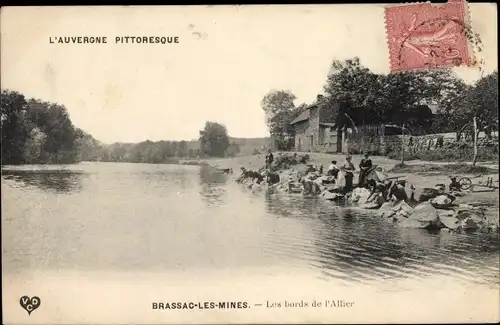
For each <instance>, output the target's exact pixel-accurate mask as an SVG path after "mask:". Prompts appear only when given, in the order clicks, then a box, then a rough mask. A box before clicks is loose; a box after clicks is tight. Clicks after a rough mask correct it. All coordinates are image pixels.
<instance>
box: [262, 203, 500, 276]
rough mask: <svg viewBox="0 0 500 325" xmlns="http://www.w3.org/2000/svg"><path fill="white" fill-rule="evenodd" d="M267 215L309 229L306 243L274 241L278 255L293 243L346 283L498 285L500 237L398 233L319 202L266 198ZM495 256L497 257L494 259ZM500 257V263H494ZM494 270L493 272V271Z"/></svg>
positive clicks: (296, 238)
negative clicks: (450, 280)
mask: <svg viewBox="0 0 500 325" xmlns="http://www.w3.org/2000/svg"><path fill="white" fill-rule="evenodd" d="M266 208H267V211H268V212H269V213H272V214H274V215H277V216H279V217H280V218H286V219H287V221H293V222H295V221H299V220H300V224H301V225H302V226H307V227H308V228H309V229H308V231H307V238H305V236H303V235H302V234H304V231H303V230H302V231H301V233H294V231H290V230H293V228H294V226H293V224H292V223H288V224H287V225H286V226H287V233H286V234H280V233H277V234H275V236H274V239H273V240H274V242H273V244H274V245H275V248H274V252H275V254H287V253H286V252H285V251H286V250H287V248H288V247H289V246H290V245H291V244H290V243H291V242H294V246H295V250H296V251H297V253H296V254H301V256H302V258H304V259H305V260H307V261H308V263H309V265H310V266H311V267H313V268H316V269H318V270H319V271H320V273H321V274H322V276H321V278H324V279H328V278H336V279H337V280H339V281H345V282H346V283H347V282H363V283H367V282H370V283H372V282H378V281H381V280H382V281H384V280H387V279H399V278H414V279H418V278H421V277H424V276H428V275H443V276H453V277H454V278H456V279H457V280H460V279H462V280H466V279H467V280H469V281H470V280H471V279H473V281H474V282H476V283H482V284H484V283H487V284H488V283H490V284H491V283H495V282H497V281H498V276H497V275H495V274H496V273H495V272H492V270H493V269H495V268H496V269H498V266H499V262H498V252H499V251H500V249H499V246H498V237H495V236H490V237H484V235H477V236H476V235H457V234H448V233H444V232H443V233H430V232H428V231H426V230H423V229H407V228H400V227H398V226H397V225H395V224H392V223H388V222H387V221H386V220H384V219H382V218H379V217H377V216H375V215H374V214H373V213H372V214H370V213H366V211H362V210H359V209H355V208H352V209H349V208H342V207H338V206H335V205H334V204H333V203H330V202H325V201H323V200H321V199H317V198H309V199H307V198H306V199H305V198H302V197H286V196H280V195H266ZM495 254H496V255H495ZM495 256H496V259H497V260H496V261H495ZM492 264H493V265H494V266H492Z"/></svg>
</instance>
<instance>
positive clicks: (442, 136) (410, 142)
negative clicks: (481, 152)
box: [381, 133, 498, 153]
mask: <svg viewBox="0 0 500 325" xmlns="http://www.w3.org/2000/svg"><path fill="white" fill-rule="evenodd" d="M403 140H404V149H405V152H409V153H418V152H421V151H433V150H454V149H455V148H458V147H460V146H467V145H472V144H473V140H472V139H471V138H467V139H461V140H460V141H457V138H456V134H455V133H437V134H426V135H420V136H411V135H405V136H402V135H394V136H387V137H385V146H384V147H383V148H381V149H382V152H384V153H387V152H389V151H394V150H398V151H400V150H401V147H402V141H403ZM477 144H478V147H479V148H481V147H489V146H495V145H496V146H498V136H493V137H492V138H491V139H489V138H488V137H487V136H486V135H485V134H484V133H482V134H480V135H479V137H478V143H477Z"/></svg>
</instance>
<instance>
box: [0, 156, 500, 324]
mask: <svg viewBox="0 0 500 325" xmlns="http://www.w3.org/2000/svg"><path fill="white" fill-rule="evenodd" d="M2 173H3V175H2V238H3V243H2V255H3V263H2V264H3V275H4V277H6V278H7V279H8V280H4V295H5V294H9V295H12V296H13V297H15V296H16V295H19V294H21V293H22V292H21V288H23V289H25V290H28V289H27V288H33V286H38V287H37V288H38V289H37V290H38V291H40V292H45V295H46V296H50V295H52V296H53V299H56V296H54V294H55V293H54V291H57V290H58V289H57V288H60V290H62V291H64V292H65V295H69V296H71V297H73V299H76V298H75V297H74V296H75V295H76V293H75V292H76V291H75V290H77V289H75V288H76V287H71V286H77V285H78V286H82V288H84V287H86V289H87V290H90V291H91V290H94V291H92V292H93V294H95V292H96V290H103V289H102V288H103V287H102V286H103V285H106V288H108V289H106V290H107V291H109V292H111V293H110V294H111V295H112V296H113V297H118V296H120V295H125V294H126V293H125V291H124V290H132V289H130V288H131V286H135V287H134V288H135V289H134V290H136V291H135V292H136V293H137V292H141V294H142V297H143V300H147V304H148V308H149V309H148V311H149V310H150V307H149V306H150V305H149V304H150V301H149V300H148V299H149V298H151V299H160V298H161V295H160V296H158V295H155V294H154V293H153V292H154V289H155V288H157V289H158V288H160V287H162V286H164V287H163V288H164V289H165V290H169V291H172V290H173V289H172V288H173V286H175V288H177V289H176V290H177V292H179V295H178V297H180V296H181V292H182V291H183V294H186V292H190V293H191V294H192V292H194V291H190V290H189V289H187V287H193V288H192V289H193V290H195V288H194V287H195V284H196V287H197V288H198V290H199V288H200V287H202V285H205V286H211V285H215V283H218V284H219V285H221V286H220V287H221V288H224V283H226V284H227V285H228V286H227V287H226V289H220V290H226V291H224V292H226V293H227V294H228V295H232V294H236V293H235V292H234V291H235V290H236V289H235V288H236V287H237V288H239V289H238V291H239V293H240V296H239V299H246V296H244V295H245V294H244V292H245V290H247V289H248V290H256V286H258V284H259V283H260V284H261V285H262V284H264V283H266V285H269V286H268V287H267V288H265V287H261V288H260V290H261V291H258V293H256V292H255V291H254V292H253V294H254V296H252V297H255V299H261V300H262V299H264V298H263V297H262V296H261V295H262V293H263V292H268V291H267V290H271V288H272V285H273V283H274V284H277V283H278V282H279V283H282V284H283V286H282V287H281V288H284V287H286V286H287V285H288V286H290V285H293V284H297V283H304V284H305V283H310V285H308V290H309V291H311V292H310V294H311V295H314V294H318V291H316V293H315V292H314V291H313V289H312V288H326V287H331V288H336V290H337V291H338V292H344V293H346V294H347V292H348V293H349V294H351V295H353V299H358V300H359V299H360V298H359V296H357V293H359V292H362V290H365V289H366V290H368V289H370V290H372V291H373V290H375V291H376V290H379V291H377V292H386V293H388V292H394V293H397V294H401V293H404V292H406V293H408V294H410V295H413V297H416V296H418V295H419V294H420V295H421V298H422V301H425V300H426V299H429V297H432V296H433V293H431V292H433V291H432V290H434V289H436V290H439V289H443V288H445V287H446V285H448V284H452V286H453V288H456V289H457V290H458V291H457V292H459V291H460V290H461V288H462V289H463V288H474V290H480V292H481V294H482V295H484V294H488V295H490V296H491V297H493V296H494V295H495V294H498V290H499V267H500V262H499V251H500V244H499V241H498V237H497V236H484V235H474V234H471V235H460V234H449V233H429V232H427V231H425V230H417V229H402V228H398V227H397V226H395V225H393V224H389V223H387V222H386V221H384V220H381V219H379V218H376V217H374V216H372V215H366V214H362V213H360V212H359V211H356V210H353V209H344V208H338V207H335V206H334V205H333V204H332V203H330V202H326V201H322V200H321V199H319V198H303V197H300V196H286V195H278V194H269V193H264V192H257V193H255V192H251V191H249V190H247V189H245V188H243V187H242V186H240V185H238V184H236V183H235V182H234V177H235V175H224V174H215V173H212V172H211V171H210V170H208V169H206V168H201V167H197V166H179V165H154V164H128V163H121V164H118V163H90V162H89V163H81V164H77V165H64V166H21V167H11V166H7V167H6V168H5V169H4V170H3V172H2ZM249 275H251V276H249ZM42 279H43V280H42ZM174 279H175V280H174ZM237 279H242V280H241V281H240V280H237ZM243 279H244V280H243ZM257 279H259V280H257ZM285 279H286V280H285ZM219 280H220V281H219ZM6 281H8V282H6ZM224 281H225V282H224ZM223 282H224V283H223ZM63 283H64V285H63ZM112 283H113V284H112ZM118 283H119V285H118ZM250 283H254V285H250ZM6 286H7V288H5V287H6ZM63 286H64V289H63V288H62V287H63ZM68 286H69V287H68ZM127 286H128V287H127ZM146 287H147V288H148V289H147V290H146V289H144V288H146ZM252 287H253V288H252ZM82 288H80V289H78V290H84V289H82ZM92 288H93V289H92ZM96 288H101V289H96ZM120 288H121V289H120ZM125 288H128V289H125ZM139 288H140V289H139ZM167 288H168V289H167ZM450 288H451V287H450ZM6 290H7V291H6ZM120 290H121V291H120ZM137 290H142V291H137ZM231 290H233V291H231ZM308 290H306V289H304V287H302V289H300V290H299V289H297V290H296V292H290V295H297V294H298V292H299V291H300V292H302V294H305V291H308ZM360 290H361V291H360ZM31 291H33V290H31ZM35 291H36V290H35ZM90 291H89V292H90ZM271 291H272V290H271ZM309 291H308V292H309ZM372 291H370V292H372ZM375 291H373V292H375ZM89 292H88V294H89V295H91V293H89ZM127 292H129V291H127ZM249 292H250V291H249ZM249 292H247V293H246V295H247V296H248V295H250V293H249ZM478 292H479V291H478ZM80 293H81V294H82V295H84V292H83V291H81V292H80ZM33 294H38V293H37V292H33ZM212 294H213V295H217V293H212ZM268 294H269V295H271V294H277V293H275V292H268ZM61 295H62V293H60V296H59V298H58V299H63V298H62V296H64V295H62V296H61ZM242 295H243V297H242ZM259 295H260V296H259ZM64 297H65V298H64V299H69V298H68V297H67V296H64ZM145 297H147V298H145ZM153 297H154V298H153ZM400 297H403V296H400ZM445 297H446V295H445ZM484 297H486V296H484ZM87 298H88V297H87ZM163 298H165V299H166V297H163ZM282 298H283V297H282ZM17 299H19V298H17ZM81 299H85V298H81ZM88 299H90V298H88ZM92 299H95V297H94V298H92ZM110 299H114V298H110ZM123 299H124V300H123V302H124V304H125V305H126V303H127V301H128V303H129V304H130V305H132V304H134V306H136V305H135V303H136V302H137V299H139V298H137V297H136V298H134V299H135V300H134V299H132V298H130V297H129V298H127V299H129V300H127V299H125V298H123ZM130 299H132V300H133V301H134V302H132V300H130ZM169 299H173V298H169ZM276 299H281V298H279V297H278V296H277V297H276ZM283 299H284V298H283ZM394 299H395V300H394V301H397V298H394ZM471 299H472V298H471ZM264 300H266V299H264ZM94 301H95V300H94ZM76 303H77V302H76V301H75V304H76ZM492 303H493V305H494V303H495V302H492ZM45 304H47V305H48V304H49V302H45ZM42 307H43V306H42ZM122 307H123V306H122ZM50 308H51V307H50V306H47V307H46V310H50ZM52 308H55V307H54V306H52ZM74 308H75V310H73V311H72V312H70V310H71V309H70V308H68V311H67V313H65V314H64V315H65V316H64V317H63V316H61V317H62V318H61V322H67V323H71V322H72V320H73V321H74V322H80V321H81V318H78V317H80V316H82V315H83V311H82V307H81V306H79V307H78V308H77V307H74ZM89 308H90V307H89ZM109 308H111V307H109ZM134 308H137V307H134ZM40 310H42V308H40ZM54 310H55V309H52V311H53V312H55V311H54ZM408 310H411V306H408ZM36 312H38V311H36ZM58 312H59V313H62V311H58ZM18 313H21V312H20V311H19V312H18V311H16V312H15V313H14V314H15V316H12V317H13V318H12V319H16V321H19V318H18V317H22V316H21V314H18ZM40 313H42V314H43V312H41V311H40ZM45 313H47V311H45ZM89 313H90V314H91V311H89V310H87V314H86V315H87V316H85V317H87V318H85V320H86V321H92V320H93V318H88V317H90V316H88V315H89ZM110 313H112V310H110ZM23 315H24V314H23ZM45 315H46V316H45V318H44V317H41V318H40V319H41V321H47V320H50V321H52V318H50V317H53V314H51V315H49V314H45ZM58 315H59V314H58ZM78 315H80V316H78ZM91 315H92V314H91ZM495 315H496V316H498V314H495ZM94 316H95V315H94ZM129 316H130V317H131V315H129ZM47 317H49V318H47ZM72 317H73V318H72ZM82 317H83V316H82ZM110 317H111V316H110ZM116 317H118V316H116ZM142 317H146V316H144V315H143V316H142ZM155 317H159V316H155ZM77 318H78V321H77ZM97 319H98V320H100V319H101V318H97ZM138 319H140V320H143V319H144V318H138ZM398 319H399V318H398ZM110 320H112V321H117V322H119V321H120V318H110ZM148 320H149V321H152V322H154V321H155V320H162V321H164V319H161V318H154V319H150V318H148ZM31 321H33V319H31ZM127 321H130V322H132V320H130V318H127ZM184 321H187V320H186V319H184Z"/></svg>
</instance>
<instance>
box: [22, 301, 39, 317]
mask: <svg viewBox="0 0 500 325" xmlns="http://www.w3.org/2000/svg"><path fill="white" fill-rule="evenodd" d="M19 303H20V304H21V307H23V308H24V309H25V310H26V311H27V312H28V315H31V312H32V311H33V310H35V309H37V308H38V307H40V298H38V297H37V296H34V297H31V298H30V297H28V296H22V297H21V299H20V300H19Z"/></svg>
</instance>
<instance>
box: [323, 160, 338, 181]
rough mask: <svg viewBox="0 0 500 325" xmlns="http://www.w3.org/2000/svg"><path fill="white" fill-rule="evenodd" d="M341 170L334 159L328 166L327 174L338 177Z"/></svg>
mask: <svg viewBox="0 0 500 325" xmlns="http://www.w3.org/2000/svg"><path fill="white" fill-rule="evenodd" d="M339 171H340V169H339V168H338V167H337V161H335V160H332V162H331V164H330V166H328V171H327V172H326V174H327V175H328V176H333V177H335V178H337V176H338V174H339Z"/></svg>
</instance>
